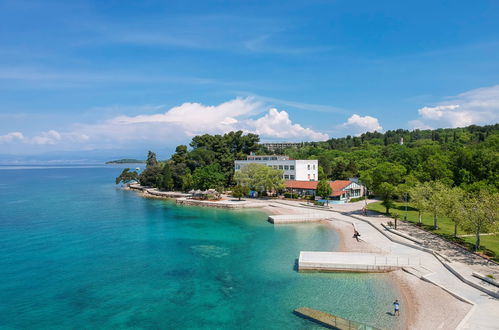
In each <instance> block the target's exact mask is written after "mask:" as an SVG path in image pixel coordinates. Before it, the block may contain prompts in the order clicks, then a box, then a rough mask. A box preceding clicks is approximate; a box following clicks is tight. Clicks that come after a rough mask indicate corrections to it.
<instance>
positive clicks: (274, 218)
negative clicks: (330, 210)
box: [268, 214, 327, 225]
mask: <svg viewBox="0 0 499 330" xmlns="http://www.w3.org/2000/svg"><path fill="white" fill-rule="evenodd" d="M326 218H327V217H326V216H324V215H320V214H289V215H288V214H286V215H271V216H269V219H268V220H269V222H270V223H273V224H274V225H279V224H285V223H303V222H317V221H321V220H324V219H326Z"/></svg>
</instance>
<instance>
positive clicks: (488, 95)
mask: <svg viewBox="0 0 499 330" xmlns="http://www.w3.org/2000/svg"><path fill="white" fill-rule="evenodd" d="M418 113H419V118H418V119H416V120H412V121H410V122H409V125H410V126H411V127H412V128H421V129H427V128H440V127H464V126H469V125H472V124H477V125H483V124H492V123H496V122H498V121H499V85H496V86H492V87H484V88H477V89H472V90H470V91H467V92H465V93H461V94H458V95H456V96H452V97H449V98H448V99H447V100H445V101H443V102H440V103H438V104H436V105H435V106H426V107H423V108H421V109H419V110H418Z"/></svg>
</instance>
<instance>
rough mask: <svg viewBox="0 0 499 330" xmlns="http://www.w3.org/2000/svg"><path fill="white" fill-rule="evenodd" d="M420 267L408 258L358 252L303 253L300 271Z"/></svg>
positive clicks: (350, 270)
mask: <svg viewBox="0 0 499 330" xmlns="http://www.w3.org/2000/svg"><path fill="white" fill-rule="evenodd" d="M417 265H419V260H411V259H410V258H408V257H407V256H394V255H383V254H376V253H357V252H315V251H301V252H300V257H299V258H298V270H299V271H323V272H360V273H383V272H390V271H393V270H396V269H399V268H402V267H411V266H417Z"/></svg>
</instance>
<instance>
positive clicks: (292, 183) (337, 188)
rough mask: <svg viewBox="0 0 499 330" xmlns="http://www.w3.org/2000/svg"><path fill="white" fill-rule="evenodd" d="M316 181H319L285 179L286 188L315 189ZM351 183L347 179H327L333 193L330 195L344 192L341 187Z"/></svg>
mask: <svg viewBox="0 0 499 330" xmlns="http://www.w3.org/2000/svg"><path fill="white" fill-rule="evenodd" d="M318 183H319V181H298V180H287V181H286V188H292V189H312V190H315V189H317V184H318ZM351 183H352V181H348V180H335V181H329V185H330V186H331V189H332V190H333V193H332V194H331V196H339V195H341V194H343V193H345V191H344V190H343V189H344V188H345V187H346V186H348V185H349V184H351Z"/></svg>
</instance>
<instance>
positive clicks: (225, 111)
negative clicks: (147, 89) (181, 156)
mask: <svg viewBox="0 0 499 330" xmlns="http://www.w3.org/2000/svg"><path fill="white" fill-rule="evenodd" d="M259 111H261V104H260V103H259V102H257V101H256V100H255V99H253V98H245V99H240V98H237V99H235V100H232V101H229V102H225V103H222V104H220V105H217V106H205V105H203V104H200V103H184V104H182V105H180V106H178V107H173V108H171V109H169V110H168V111H166V112H165V113H161V114H153V115H139V116H134V117H128V116H119V117H116V118H114V119H112V120H111V121H110V124H115V125H130V124H147V123H167V124H172V125H175V126H178V127H179V128H181V129H183V130H184V131H185V132H186V134H187V135H189V136H193V135H196V134H202V133H225V132H228V131H231V130H234V129H236V126H238V124H239V119H240V118H241V117H247V116H250V115H252V114H255V113H257V112H259Z"/></svg>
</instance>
